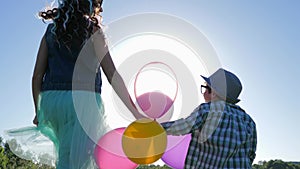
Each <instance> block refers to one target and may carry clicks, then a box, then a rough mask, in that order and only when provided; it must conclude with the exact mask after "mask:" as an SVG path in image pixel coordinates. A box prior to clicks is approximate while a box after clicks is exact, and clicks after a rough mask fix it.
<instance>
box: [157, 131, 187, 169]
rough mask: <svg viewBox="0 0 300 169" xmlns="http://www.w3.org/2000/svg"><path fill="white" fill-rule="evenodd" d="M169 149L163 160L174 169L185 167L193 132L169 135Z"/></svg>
mask: <svg viewBox="0 0 300 169" xmlns="http://www.w3.org/2000/svg"><path fill="white" fill-rule="evenodd" d="M167 138H168V144H167V149H166V151H165V153H164V155H163V156H162V158H161V159H162V161H163V162H165V163H166V164H167V165H168V166H170V167H172V168H174V169H183V168H184V162H185V157H186V155H187V152H188V148H189V144H190V141H191V134H188V135H184V136H171V135H168V137H167Z"/></svg>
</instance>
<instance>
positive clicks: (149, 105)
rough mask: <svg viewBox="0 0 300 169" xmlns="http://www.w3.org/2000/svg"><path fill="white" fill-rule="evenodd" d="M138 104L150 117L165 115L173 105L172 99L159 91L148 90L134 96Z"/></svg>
mask: <svg viewBox="0 0 300 169" xmlns="http://www.w3.org/2000/svg"><path fill="white" fill-rule="evenodd" d="M136 100H137V103H138V105H139V106H140V108H141V109H142V110H143V112H144V113H145V114H146V115H147V116H148V117H150V118H153V119H156V118H160V117H161V116H163V115H165V113H166V112H168V111H169V110H170V108H171V106H172V105H173V100H172V99H171V98H170V97H169V96H167V95H165V94H163V93H161V92H148V93H144V94H142V95H140V96H138V97H137V98H136Z"/></svg>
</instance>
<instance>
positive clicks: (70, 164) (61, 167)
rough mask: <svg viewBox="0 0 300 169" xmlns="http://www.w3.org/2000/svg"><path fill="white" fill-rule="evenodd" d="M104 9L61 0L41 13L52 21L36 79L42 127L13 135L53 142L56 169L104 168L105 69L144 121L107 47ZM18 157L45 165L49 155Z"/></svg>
mask: <svg viewBox="0 0 300 169" xmlns="http://www.w3.org/2000/svg"><path fill="white" fill-rule="evenodd" d="M101 6H102V0H59V1H58V7H57V8H53V9H50V10H47V11H43V12H40V13H39V15H40V17H41V18H42V19H43V20H50V21H52V22H50V23H49V24H48V26H47V30H46V32H45V34H44V36H43V38H42V40H41V43H40V47H39V50H38V54H37V59H36V63H35V68H34V73H33V77H32V94H33V100H34V105H35V111H36V115H35V117H34V120H33V123H34V124H36V125H37V127H36V128H30V129H24V130H23V131H21V130H12V131H9V132H8V135H11V136H12V135H18V133H19V134H20V133H22V132H23V133H24V132H29V131H32V132H35V133H37V134H36V135H39V134H38V133H41V134H42V135H43V136H46V138H49V139H50V140H51V141H52V143H53V145H54V147H55V151H54V152H55V156H56V158H55V165H56V168H57V169H86V168H97V167H100V168H101V166H97V165H96V164H95V160H94V153H93V151H94V148H95V146H96V143H97V140H98V139H99V138H100V137H101V136H102V135H104V134H105V133H106V132H107V131H108V130H109V127H108V125H107V122H106V120H105V115H104V107H103V104H102V99H101V85H102V78H101V69H100V68H102V71H103V72H104V74H105V75H106V77H107V79H108V81H109V83H110V84H111V86H112V87H113V89H114V90H115V91H116V93H117V94H118V96H119V97H120V99H121V100H122V101H123V103H124V104H125V105H126V107H127V108H128V109H129V110H130V111H131V112H132V114H133V116H134V117H136V118H140V117H142V116H141V115H140V114H139V112H138V111H137V109H136V107H135V106H134V104H133V102H132V100H131V97H130V95H129V93H128V90H127V88H126V86H125V84H124V81H123V79H122V77H121V76H120V74H119V73H118V72H117V70H116V68H115V66H114V63H113V61H112V58H111V56H110V53H109V51H108V47H107V45H106V43H105V38H104V34H103V32H102V29H101V27H100V26H99V25H100V24H99V21H98V18H99V17H98V16H99V14H100V12H102V7H101ZM30 139H31V140H32V142H33V143H37V142H38V141H37V140H38V139H40V140H39V141H41V140H42V139H41V138H40V137H37V136H35V137H30V138H29V139H26V140H27V143H26V144H27V145H29V143H28V140H30ZM40 143H41V142H40ZM27 147H28V146H27ZM36 147H38V145H37V146H36ZM36 147H34V148H36ZM34 148H33V149H34ZM15 152H16V153H17V148H16V150H15ZM17 154H18V153H17ZM19 154H27V155H28V154H30V156H31V157H30V158H29V159H31V160H32V159H36V161H38V162H42V163H43V160H44V161H47V157H49V156H47V155H46V156H45V155H43V154H36V151H35V152H34V153H33V152H32V151H30V149H29V150H27V151H21V153H20V152H19ZM33 156H34V157H33Z"/></svg>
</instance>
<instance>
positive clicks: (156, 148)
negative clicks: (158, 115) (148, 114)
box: [122, 118, 167, 164]
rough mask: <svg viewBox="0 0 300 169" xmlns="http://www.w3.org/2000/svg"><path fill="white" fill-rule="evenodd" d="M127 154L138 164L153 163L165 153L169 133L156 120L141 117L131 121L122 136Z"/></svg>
mask: <svg viewBox="0 0 300 169" xmlns="http://www.w3.org/2000/svg"><path fill="white" fill-rule="evenodd" d="M122 147H123V151H124V153H125V155H126V156H127V157H128V158H129V159H130V160H131V161H133V162H134V163H136V164H151V163H153V162H155V161H157V160H158V159H160V158H161V156H162V155H163V154H164V152H165V150H166V147H167V134H166V131H165V130H164V128H163V127H162V126H161V125H160V124H159V123H158V122H156V121H155V120H151V119H146V118H143V119H139V120H136V121H134V122H133V123H131V124H130V125H129V126H128V127H127V128H126V129H125V131H124V133H123V136H122Z"/></svg>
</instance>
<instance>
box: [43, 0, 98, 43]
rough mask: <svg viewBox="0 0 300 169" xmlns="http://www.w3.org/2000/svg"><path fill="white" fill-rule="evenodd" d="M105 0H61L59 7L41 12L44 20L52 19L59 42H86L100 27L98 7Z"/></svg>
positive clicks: (53, 30)
mask: <svg viewBox="0 0 300 169" xmlns="http://www.w3.org/2000/svg"><path fill="white" fill-rule="evenodd" d="M102 2H103V0H59V1H58V7H57V8H53V9H51V10H48V11H43V12H40V13H39V16H40V17H41V18H42V19H43V21H44V20H52V21H53V23H54V27H53V28H52V30H51V31H52V33H53V34H55V36H56V38H57V41H58V42H59V44H64V45H67V46H68V45H69V44H70V42H71V41H72V40H73V39H77V40H79V41H80V42H81V44H82V43H83V42H85V41H86V40H87V39H88V38H89V37H90V36H91V35H92V33H93V28H94V27H95V26H96V27H99V23H98V22H99V21H98V19H97V18H96V16H97V15H98V14H97V13H96V9H97V8H101V6H102Z"/></svg>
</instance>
